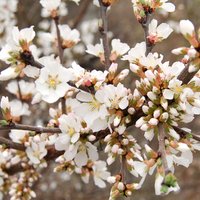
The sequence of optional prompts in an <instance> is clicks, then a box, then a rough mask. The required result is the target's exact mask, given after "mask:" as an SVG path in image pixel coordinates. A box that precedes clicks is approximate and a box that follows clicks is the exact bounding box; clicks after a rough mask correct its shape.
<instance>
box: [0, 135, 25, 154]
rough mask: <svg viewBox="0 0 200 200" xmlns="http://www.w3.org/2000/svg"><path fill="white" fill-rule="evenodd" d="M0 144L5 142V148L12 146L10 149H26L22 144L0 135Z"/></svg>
mask: <svg viewBox="0 0 200 200" xmlns="http://www.w3.org/2000/svg"><path fill="white" fill-rule="evenodd" d="M0 144H5V145H6V148H12V149H16V150H20V151H25V149H26V148H25V146H24V145H23V144H19V143H16V142H13V141H12V140H8V139H6V138H4V137H1V136H0Z"/></svg>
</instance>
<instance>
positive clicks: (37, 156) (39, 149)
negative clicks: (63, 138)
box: [26, 141, 47, 164]
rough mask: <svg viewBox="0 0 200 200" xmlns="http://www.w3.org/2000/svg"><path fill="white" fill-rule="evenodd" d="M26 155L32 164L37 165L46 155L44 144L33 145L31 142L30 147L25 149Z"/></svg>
mask: <svg viewBox="0 0 200 200" xmlns="http://www.w3.org/2000/svg"><path fill="white" fill-rule="evenodd" d="M26 153H27V156H28V158H29V159H30V160H31V161H32V162H33V163H34V164H39V163H40V160H41V159H42V158H43V157H44V156H46V155H47V150H46V148H45V142H40V143H35V142H33V141H32V142H31V146H30V147H27V149H26Z"/></svg>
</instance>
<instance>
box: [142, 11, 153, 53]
mask: <svg viewBox="0 0 200 200" xmlns="http://www.w3.org/2000/svg"><path fill="white" fill-rule="evenodd" d="M145 14H146V18H145V20H143V21H142V22H141V24H142V28H143V29H144V37H145V42H146V55H148V53H150V52H151V51H152V49H153V47H154V44H152V43H151V42H149V39H148V35H149V23H150V19H151V13H149V12H145Z"/></svg>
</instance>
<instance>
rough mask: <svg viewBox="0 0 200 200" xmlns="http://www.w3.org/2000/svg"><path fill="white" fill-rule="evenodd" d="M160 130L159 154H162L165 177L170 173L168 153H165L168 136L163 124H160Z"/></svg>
mask: <svg viewBox="0 0 200 200" xmlns="http://www.w3.org/2000/svg"><path fill="white" fill-rule="evenodd" d="M158 129H159V150H158V152H159V153H160V154H161V159H162V164H163V169H164V176H165V175H166V174H168V173H169V171H170V170H169V168H168V164H167V158H166V152H165V139H166V135H165V133H164V130H163V126H162V123H159V124H158Z"/></svg>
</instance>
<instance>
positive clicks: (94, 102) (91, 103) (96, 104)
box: [89, 100, 101, 111]
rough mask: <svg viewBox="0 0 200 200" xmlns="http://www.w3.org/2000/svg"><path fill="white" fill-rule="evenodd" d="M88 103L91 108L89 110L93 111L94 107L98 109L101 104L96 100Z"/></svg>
mask: <svg viewBox="0 0 200 200" xmlns="http://www.w3.org/2000/svg"><path fill="white" fill-rule="evenodd" d="M89 105H90V107H91V110H90V111H95V110H96V109H97V110H98V109H99V107H100V106H101V104H100V103H99V102H98V101H95V100H94V101H92V102H89Z"/></svg>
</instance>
